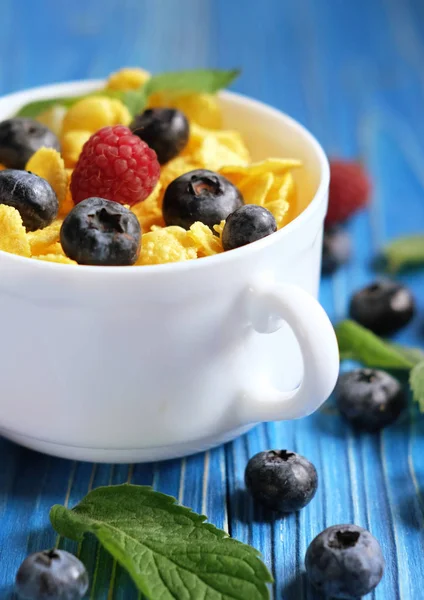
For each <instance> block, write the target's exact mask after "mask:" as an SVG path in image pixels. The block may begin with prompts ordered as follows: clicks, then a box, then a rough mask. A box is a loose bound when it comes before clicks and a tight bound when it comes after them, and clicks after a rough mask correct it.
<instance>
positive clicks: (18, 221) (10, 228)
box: [0, 204, 31, 257]
mask: <svg viewBox="0 0 424 600" xmlns="http://www.w3.org/2000/svg"><path fill="white" fill-rule="evenodd" d="M0 250H3V252H10V253H11V254H19V256H27V257H29V256H30V255H31V251H30V247H29V242H28V238H27V234H26V230H25V227H24V226H23V223H22V218H21V215H20V214H19V212H18V211H17V210H16V208H13V207H12V206H6V205H5V204H0Z"/></svg>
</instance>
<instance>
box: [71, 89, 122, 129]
mask: <svg viewBox="0 0 424 600" xmlns="http://www.w3.org/2000/svg"><path fill="white" fill-rule="evenodd" d="M130 122H131V114H130V112H129V110H128V108H127V107H126V106H125V105H124V104H123V103H122V102H121V101H120V100H116V99H115V98H107V97H106V96H88V97H87V98H83V99H82V100H79V101H78V102H76V103H75V104H74V105H73V106H71V108H70V109H69V110H68V112H67V113H66V115H65V118H64V119H63V127H62V133H63V135H64V134H66V133H68V131H75V130H77V131H81V130H82V131H89V132H90V133H94V132H95V131H97V130H99V129H101V128H102V127H107V126H108V125H129V124H130Z"/></svg>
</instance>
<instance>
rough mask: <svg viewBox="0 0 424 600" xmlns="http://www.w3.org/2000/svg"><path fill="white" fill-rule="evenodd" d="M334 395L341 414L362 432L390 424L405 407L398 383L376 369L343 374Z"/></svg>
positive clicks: (406, 400) (357, 370) (403, 393)
mask: <svg viewBox="0 0 424 600" xmlns="http://www.w3.org/2000/svg"><path fill="white" fill-rule="evenodd" d="M335 396H336V403H337V406H338V408H339V410H340V412H341V414H342V415H343V416H344V417H345V418H346V419H347V420H348V421H350V423H352V425H353V426H354V427H357V428H358V429H362V430H364V431H378V430H379V429H382V428H383V427H386V426H387V425H390V424H391V423H393V422H394V421H396V419H397V418H398V417H399V415H400V414H401V413H402V411H403V410H405V409H406V407H407V404H408V399H407V396H406V394H405V392H404V390H403V388H402V386H401V384H400V383H399V381H398V380H397V379H395V378H394V377H392V376H391V375H389V373H386V372H385V371H379V370H376V369H355V370H354V371H349V372H348V373H343V374H342V375H340V377H339V381H338V383H337V386H336V390H335Z"/></svg>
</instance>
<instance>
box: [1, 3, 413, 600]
mask: <svg viewBox="0 0 424 600" xmlns="http://www.w3.org/2000/svg"><path fill="white" fill-rule="evenodd" d="M1 14H2V36H0V56H1V57H2V61H1V64H0V93H6V92H10V91H14V90H17V89H22V88H26V87H30V86H33V85H40V84H44V83H49V82H54V81H59V80H66V79H68V80H69V79H79V78H85V77H102V76H105V75H107V74H108V73H109V72H110V71H112V70H114V69H117V68H119V67H120V66H122V65H141V66H143V67H145V68H147V69H149V70H152V71H164V70H170V69H181V68H190V67H200V66H215V67H222V68H224V67H225V68H229V67H241V68H242V69H243V75H242V77H241V79H240V80H239V81H238V82H237V83H236V85H235V89H236V90H238V91H240V92H243V93H246V94H249V95H252V96H254V97H257V98H259V99H261V100H263V101H265V102H269V103H270V104H272V105H275V106H277V107H278V108H281V109H283V110H285V111H287V112H288V113H290V114H291V115H293V116H294V117H295V118H296V119H299V120H300V121H301V122H302V123H304V124H305V125H306V126H308V127H309V128H310V129H311V130H312V131H313V132H314V133H315V134H316V135H317V137H318V138H319V139H320V140H321V142H322V143H323V145H324V147H325V148H326V150H327V151H328V152H329V153H330V154H339V155H344V156H347V157H355V156H359V157H360V158H361V159H362V160H364V161H365V162H366V163H367V164H368V166H369V169H370V171H371V174H372V177H373V179H374V182H375V191H374V203H373V206H372V208H371V210H370V211H369V212H368V213H367V214H362V215H360V216H359V217H358V218H355V219H354V221H352V223H351V224H350V225H349V228H350V230H351V232H352V235H353V236H354V238H355V241H356V243H355V260H354V262H353V263H352V264H351V265H349V266H348V267H346V268H345V269H343V270H342V271H341V272H339V273H337V274H336V275H335V276H334V277H333V278H328V279H325V280H324V281H323V282H322V286H321V300H322V303H323V304H324V306H325V308H326V309H327V311H328V312H329V314H330V315H331V317H332V318H334V320H337V319H339V318H342V317H343V316H344V315H345V311H346V305H347V299H348V297H349V295H350V293H351V292H352V290H354V289H355V288H358V287H360V286H361V285H363V284H365V283H366V282H368V281H370V280H371V279H372V278H373V277H374V274H373V272H372V271H371V270H370V259H371V257H372V256H373V254H374V253H375V251H376V249H378V247H379V246H380V245H381V244H382V243H383V242H384V241H385V240H388V239H391V238H393V237H395V236H397V235H399V234H404V233H413V232H417V231H422V230H423V227H424V201H423V198H424V118H423V116H424V113H423V106H424V71H423V64H424V4H423V2H421V1H420V0H356V2H347V1H346V0H332V1H331V2H328V1H327V0H296V2H294V1H290V0H263V2H257V1H253V0H244V1H243V0H232V1H230V0H155V1H154V2H152V1H150V2H149V1H148V0H108V1H105V0H74V2H72V3H68V2H64V1H63V2H60V1H59V2H57V0H56V1H53V0H39V2H27V1H26V0H2V2H1ZM402 280H403V281H405V282H406V283H407V284H408V285H410V286H411V287H412V289H413V290H414V292H415V294H416V297H417V302H418V307H419V314H420V316H419V317H418V318H417V319H416V320H415V323H414V324H413V325H412V326H411V327H409V328H408V329H407V330H406V331H404V332H402V334H400V335H399V336H398V337H399V340H400V341H402V342H407V343H413V344H416V345H421V346H422V345H423V335H424V334H423V315H424V274H419V273H418V274H408V275H404V276H402ZM269 447H285V448H289V449H293V450H295V451H297V452H300V453H302V454H304V455H305V456H307V457H309V458H311V459H312V460H313V461H314V462H315V464H316V467H317V469H318V471H319V476H320V487H319V490H318V493H317V496H316V498H315V499H314V501H313V502H312V503H311V504H310V505H309V506H308V507H307V508H306V509H305V510H303V511H302V512H301V513H300V514H298V515H290V516H288V517H286V518H284V519H277V518H275V516H274V515H272V514H268V513H264V512H263V511H262V510H260V509H258V508H257V507H254V506H253V505H252V504H251V502H250V500H249V499H248V498H247V497H246V495H245V492H244V483H243V477H244V468H245V465H246V462H247V460H248V458H249V457H250V456H251V455H252V454H254V453H255V452H257V451H259V450H262V449H265V448H269ZM423 456H424V418H423V417H422V416H420V415H419V414H418V411H417V408H416V407H415V406H412V405H411V408H410V411H409V414H407V415H405V416H404V417H403V418H402V419H401V420H400V421H399V422H398V423H397V424H396V425H394V426H392V427H390V428H388V429H387V430H386V431H384V433H382V434H381V435H368V434H367V435H359V434H356V433H353V432H352V431H351V430H350V429H349V427H348V426H347V425H346V424H345V423H343V422H342V421H341V419H340V418H339V416H338V414H337V412H336V410H335V409H334V406H333V403H332V401H331V400H330V401H329V402H328V403H327V404H326V405H325V406H324V407H323V408H322V410H320V411H319V412H318V413H316V414H315V415H313V416H311V417H309V418H307V419H303V420H301V421H294V422H286V423H271V424H268V425H260V426H258V427H256V429H255V430H253V431H252V432H250V433H249V434H248V435H246V436H244V437H242V438H239V439H237V440H236V441H234V442H233V443H231V444H228V445H227V446H225V447H221V448H217V449H214V450H211V451H210V452H207V453H205V454H201V455H197V456H193V457H188V458H186V459H184V460H181V461H180V460H177V461H169V462H165V463H157V464H151V465H132V466H126V465H124V466H111V465H92V464H82V463H72V462H70V461H65V460H58V459H53V458H49V457H46V456H42V455H40V454H37V453H34V452H30V451H28V450H26V449H23V448H20V447H18V446H15V445H13V444H11V443H9V442H7V441H5V440H0V458H1V460H0V556H1V560H0V598H2V599H3V598H5V599H6V598H12V597H13V596H12V584H13V580H14V575H15V573H16V570H17V568H18V566H19V564H20V563H21V561H22V560H23V559H24V557H25V556H26V555H27V554H28V553H29V552H33V551H36V550H39V549H43V548H46V547H49V546H52V545H53V544H54V543H55V541H56V535H55V533H54V532H53V531H52V529H51V527H50V525H49V520H48V512H49V509H50V507H51V506H52V504H54V503H66V504H67V505H69V506H72V505H74V504H75V503H77V502H78V501H79V499H80V498H82V497H83V496H84V495H85V494H86V493H87V492H88V491H89V490H90V489H91V488H93V487H97V486H100V485H105V484H117V483H122V482H125V481H132V482H133V483H138V484H152V485H153V486H154V487H155V488H156V489H158V490H161V491H163V492H166V493H169V494H172V495H174V496H176V497H178V498H179V500H180V501H181V502H183V503H184V504H186V505H188V506H190V507H192V508H193V509H194V510H196V511H202V512H205V513H206V514H207V515H208V517H209V520H210V521H211V522H212V523H214V524H215V525H217V526H218V527H223V528H224V529H227V530H228V531H229V532H230V533H231V535H233V536H234V537H236V538H237V539H239V540H241V541H244V542H247V543H249V544H252V545H254V546H256V547H257V548H258V549H259V550H260V551H261V552H262V553H263V555H264V559H265V561H266V563H267V564H268V565H269V567H270V568H271V569H272V570H273V572H274V575H275V585H274V590H273V593H274V598H276V599H281V598H282V599H283V600H315V599H317V600H319V598H320V596H319V595H318V594H316V593H315V592H313V591H312V589H311V588H310V586H309V584H308V583H307V581H306V580H305V578H304V576H303V557H304V554H305V551H306V548H307V546H308V544H309V542H310V541H311V540H312V538H313V537H314V536H315V535H316V534H318V533H319V532H320V531H321V530H322V529H323V528H325V527H327V526H329V525H332V524H335V523H341V522H355V523H357V524H358V525H362V526H364V527H367V528H369V529H370V530H371V531H372V532H373V533H374V534H375V536H376V537H377V538H378V539H379V540H380V542H381V544H382V546H383V551H384V554H385V557H386V559H387V569H386V574H385V576H384V578H383V581H382V583H381V585H380V586H379V587H378V588H377V590H376V591H375V592H374V593H373V594H372V595H371V596H370V598H372V599H373V600H420V599H421V598H423V597H424V592H423V591H422V590H423V588H424V561H423V558H422V557H423V546H424V535H423V524H424V515H423V508H424V492H423V487H424V459H423ZM60 544H61V546H62V547H64V548H66V549H68V550H71V551H73V552H77V553H79V555H80V556H81V558H82V559H83V560H84V562H85V563H86V564H87V566H88V568H89V570H90V572H91V577H92V587H91V593H90V597H91V598H93V599H96V600H97V599H102V600H112V599H114V600H115V599H122V600H132V599H133V598H138V594H137V592H136V590H135V589H134V587H133V585H132V584H131V582H130V581H129V578H128V576H127V575H126V574H125V573H123V572H122V570H121V569H120V568H117V567H116V565H115V564H114V562H113V561H112V559H111V558H110V557H109V556H108V555H107V554H106V553H105V552H103V550H101V549H99V548H98V546H97V544H96V543H95V541H94V540H92V539H90V540H87V541H86V542H84V543H83V544H82V546H81V547H78V546H77V545H76V544H74V543H71V542H69V541H66V540H61V541H60Z"/></svg>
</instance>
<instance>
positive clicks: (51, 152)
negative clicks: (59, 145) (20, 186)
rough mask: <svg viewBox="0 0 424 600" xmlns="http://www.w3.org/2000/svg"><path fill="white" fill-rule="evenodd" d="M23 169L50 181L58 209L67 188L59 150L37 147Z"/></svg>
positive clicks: (63, 164) (63, 165) (66, 178)
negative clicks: (57, 202) (57, 201)
mask: <svg viewBox="0 0 424 600" xmlns="http://www.w3.org/2000/svg"><path fill="white" fill-rule="evenodd" d="M25 169H26V170H27V171H31V173H35V175H38V176H39V177H43V179H46V180H47V181H48V182H49V183H50V185H51V186H52V188H53V189H54V191H55V192H56V196H57V199H58V200H59V210H60V207H61V205H62V204H63V202H64V201H65V197H66V191H67V189H68V175H67V174H66V169H65V163H64V162H63V159H62V157H61V156H60V154H59V152H58V151H57V150H55V149H54V148H44V147H43V148H39V149H38V150H37V151H36V152H35V153H34V154H33V155H32V156H31V158H30V159H29V161H28V162H27V164H26V167H25Z"/></svg>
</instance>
